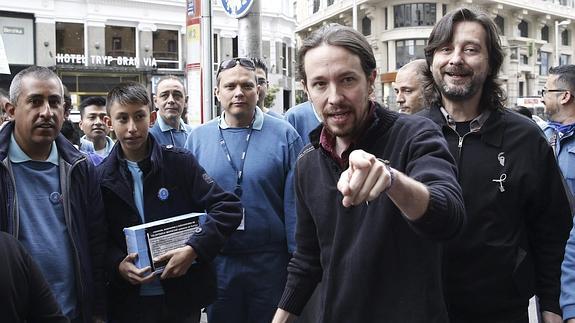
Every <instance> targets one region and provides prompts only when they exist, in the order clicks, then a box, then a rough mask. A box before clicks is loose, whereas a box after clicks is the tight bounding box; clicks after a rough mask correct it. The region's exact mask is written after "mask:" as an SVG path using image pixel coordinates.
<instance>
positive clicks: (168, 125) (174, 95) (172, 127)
mask: <svg viewBox="0 0 575 323" xmlns="http://www.w3.org/2000/svg"><path fill="white" fill-rule="evenodd" d="M154 104H155V105H156V108H157V109H158V116H159V118H158V119H156V124H154V126H153V127H152V129H150V133H151V134H152V135H153V136H154V138H155V139H156V141H157V142H158V143H159V144H160V145H164V146H170V145H171V146H172V147H184V144H185V143H186V139H187V138H188V134H189V133H190V131H192V127H191V126H189V125H187V124H186V123H184V120H182V113H183V112H184V108H185V107H186V105H187V104H188V96H187V94H186V88H185V87H184V84H183V83H182V81H180V79H179V78H177V77H176V76H173V75H167V76H164V77H162V78H161V79H160V82H159V83H158V87H157V90H156V95H155V96H154Z"/></svg>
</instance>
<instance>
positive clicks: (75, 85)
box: [0, 0, 185, 106]
mask: <svg viewBox="0 0 575 323" xmlns="http://www.w3.org/2000/svg"><path fill="white" fill-rule="evenodd" d="M184 23H185V1H182V0H164V1H154V2H152V1H137V0H132V1H130V0H123V1H108V0H91V1H78V0H27V1H2V3H1V4H0V28H1V29H0V32H1V36H2V38H3V40H4V44H5V48H6V54H7V57H8V63H9V64H10V69H11V72H12V76H13V75H15V74H16V73H17V72H18V71H20V70H22V69H24V68H25V67H27V66H29V65H40V66H49V67H53V68H54V69H55V71H56V73H57V74H58V75H59V76H60V77H61V78H62V81H63V83H64V84H65V85H66V86H67V87H68V89H69V90H70V92H71V94H72V103H73V105H74V106H77V105H78V104H79V103H80V101H81V100H82V99H83V98H85V97H87V96H92V95H106V93H107V92H108V90H109V89H110V88H112V87H113V86H115V85H116V84H118V83H119V82H122V81H136V82H140V83H143V84H148V85H152V84H153V82H154V80H157V79H158V78H159V77H161V76H162V75H163V74H175V75H183V66H184V60H183V57H185V56H184V53H185V45H184V40H185V28H184ZM9 78H11V77H8V76H3V79H1V80H0V82H1V83H0V86H2V87H4V88H7V87H8V86H9V81H10V79H9Z"/></svg>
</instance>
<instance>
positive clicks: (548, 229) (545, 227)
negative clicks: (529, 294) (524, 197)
mask: <svg viewBox="0 0 575 323" xmlns="http://www.w3.org/2000/svg"><path fill="white" fill-rule="evenodd" d="M543 140H544V139H542V142H541V143H540V146H541V148H540V150H539V152H538V156H541V157H540V158H539V160H540V163H539V164H538V165H537V166H538V167H537V168H536V169H538V170H540V171H538V176H539V180H538V181H537V183H538V185H537V188H536V195H534V198H531V199H530V202H531V203H532V205H531V207H529V208H528V212H529V213H528V214H527V215H526V223H527V237H528V239H529V245H530V247H531V248H532V251H533V253H532V254H533V262H534V264H535V267H534V268H535V294H536V295H537V296H538V297H539V305H540V307H541V310H542V311H550V312H553V313H557V314H560V313H561V310H560V307H559V295H560V292H561V262H562V261H563V255H564V254H568V256H567V259H570V257H572V253H573V250H572V247H573V245H569V246H568V247H569V249H567V250H566V249H565V244H566V242H567V239H568V238H569V232H570V230H571V227H572V225H573V222H572V210H571V205H570V200H569V195H568V192H569V190H568V189H567V187H566V184H565V181H564V179H563V175H562V174H561V171H560V170H559V166H558V165H557V162H556V160H555V155H554V153H553V151H552V149H551V147H549V146H548V145H547V143H546V142H543ZM568 261H569V260H568ZM572 269H573V267H571V270H572ZM570 287H573V286H570ZM565 288H567V286H565Z"/></svg>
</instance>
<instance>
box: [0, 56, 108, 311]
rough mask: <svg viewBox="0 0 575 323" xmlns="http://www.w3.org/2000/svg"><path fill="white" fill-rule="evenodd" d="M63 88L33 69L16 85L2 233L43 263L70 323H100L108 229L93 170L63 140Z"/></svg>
mask: <svg viewBox="0 0 575 323" xmlns="http://www.w3.org/2000/svg"><path fill="white" fill-rule="evenodd" d="M63 96H64V95H63V86H62V82H61V81H60V79H59V78H58V76H57V75H56V74H54V72H52V71H51V70H49V69H47V68H45V67H37V66H31V67H29V68H27V69H25V70H23V71H21V72H20V73H18V74H17V75H16V76H15V77H14V80H13V81H12V84H11V86H10V102H11V103H7V104H6V111H7V112H8V114H9V115H10V116H11V120H13V121H11V122H10V123H8V124H7V125H6V126H5V127H3V128H2V130H0V160H2V161H3V162H2V163H1V164H0V177H1V178H3V179H4V180H3V181H1V182H0V183H1V184H0V185H1V187H0V192H1V193H0V205H3V206H4V207H2V208H0V230H2V231H6V232H8V233H10V234H12V235H13V236H15V237H16V238H18V240H19V241H20V242H21V243H22V245H23V246H24V247H25V248H26V249H27V250H28V252H29V253H30V255H31V256H32V258H33V259H34V260H36V261H37V262H38V264H39V265H40V268H41V270H42V273H43V275H44V276H45V277H46V280H47V281H48V284H49V285H50V288H51V289H52V292H53V293H54V295H55V296H56V299H57V301H58V303H59V305H60V307H61V308H62V311H63V313H64V314H65V315H66V316H67V317H68V318H69V319H70V320H71V321H72V322H88V321H91V320H93V319H94V318H95V317H94V315H96V316H97V317H98V318H102V317H103V314H104V309H103V293H102V291H103V288H104V279H103V262H102V259H103V255H104V251H105V237H106V235H105V227H104V222H103V204H102V199H101V195H100V191H99V189H98V187H99V186H98V184H97V182H96V178H95V173H94V168H93V166H92V164H91V162H90V161H88V159H87V158H86V156H85V155H84V154H82V153H81V152H80V151H78V150H77V149H76V148H75V147H74V146H73V145H72V144H71V143H70V142H69V141H68V140H66V138H65V137H64V136H63V135H61V134H60V129H61V128H62V122H63V120H64V106H63V101H64V100H63Z"/></svg>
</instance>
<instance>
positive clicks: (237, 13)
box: [220, 0, 254, 19]
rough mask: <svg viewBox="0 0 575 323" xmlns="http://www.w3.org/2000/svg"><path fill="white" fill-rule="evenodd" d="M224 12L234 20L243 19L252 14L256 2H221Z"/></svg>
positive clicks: (223, 0)
mask: <svg viewBox="0 0 575 323" xmlns="http://www.w3.org/2000/svg"><path fill="white" fill-rule="evenodd" d="M220 3H221V4H222V7H224V11H225V12H226V13H227V14H228V16H230V17H232V18H236V19H237V18H241V17H243V16H245V15H247V14H248V12H250V8H251V7H252V4H253V3H254V0H220Z"/></svg>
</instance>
